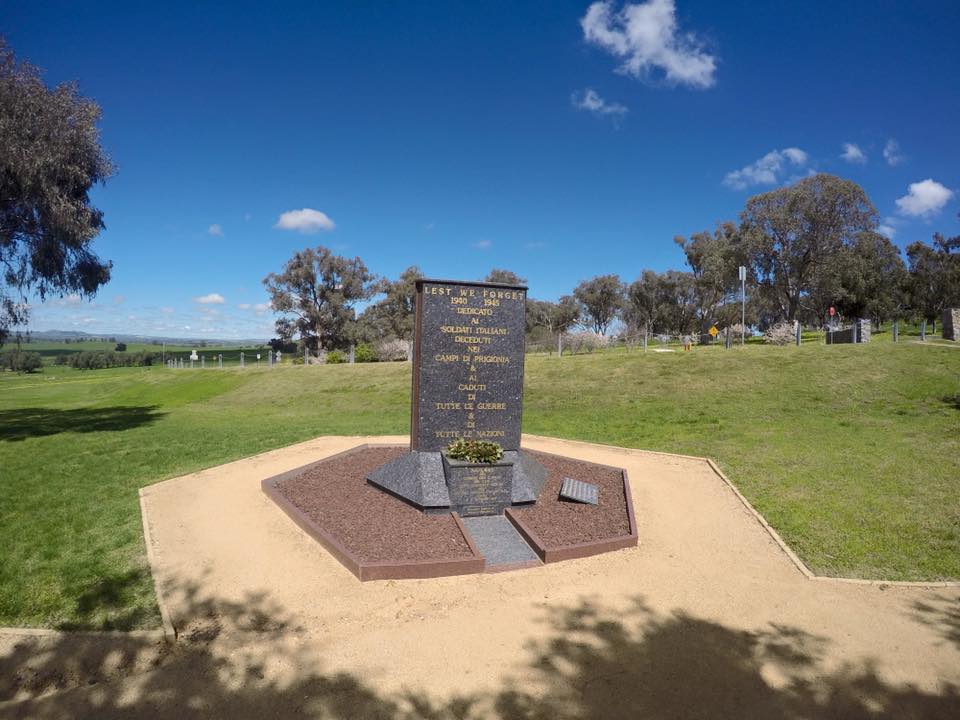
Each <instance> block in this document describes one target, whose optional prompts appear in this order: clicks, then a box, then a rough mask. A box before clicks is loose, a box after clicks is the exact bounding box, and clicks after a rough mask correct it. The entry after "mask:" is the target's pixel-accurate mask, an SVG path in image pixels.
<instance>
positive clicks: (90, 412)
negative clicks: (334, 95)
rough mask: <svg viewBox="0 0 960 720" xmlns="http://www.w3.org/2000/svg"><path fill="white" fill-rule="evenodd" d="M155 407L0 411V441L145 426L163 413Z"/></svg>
mask: <svg viewBox="0 0 960 720" xmlns="http://www.w3.org/2000/svg"><path fill="white" fill-rule="evenodd" d="M157 407H158V406H156V405H146V406H132V407H125V406H117V407H103V408H75V409H72V410H58V409H55V408H20V409H17V410H3V411H0V441H3V440H6V441H8V442H17V441H20V440H26V439H27V438H31V437H43V436H46V435H58V434H60V433H65V432H107V431H119V430H130V429H131V428H135V427H140V426H141V425H149V424H150V423H153V422H156V421H157V420H159V419H160V418H162V417H163V416H164V415H166V413H161V412H157Z"/></svg>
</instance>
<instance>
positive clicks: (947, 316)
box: [940, 308, 960, 340]
mask: <svg viewBox="0 0 960 720" xmlns="http://www.w3.org/2000/svg"><path fill="white" fill-rule="evenodd" d="M940 325H941V326H942V328H941V331H942V334H943V339H944V340H960V308H947V309H946V310H944V311H943V314H942V315H941V316H940Z"/></svg>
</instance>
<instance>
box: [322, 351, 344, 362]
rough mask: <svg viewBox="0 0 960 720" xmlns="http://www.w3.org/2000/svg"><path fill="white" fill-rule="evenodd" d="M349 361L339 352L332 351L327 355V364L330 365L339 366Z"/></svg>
mask: <svg viewBox="0 0 960 720" xmlns="http://www.w3.org/2000/svg"><path fill="white" fill-rule="evenodd" d="M346 361H347V358H346V356H345V355H344V354H343V353H342V352H340V351H339V350H331V351H330V352H328V353H327V364H328V365H339V364H340V363H344V362H346Z"/></svg>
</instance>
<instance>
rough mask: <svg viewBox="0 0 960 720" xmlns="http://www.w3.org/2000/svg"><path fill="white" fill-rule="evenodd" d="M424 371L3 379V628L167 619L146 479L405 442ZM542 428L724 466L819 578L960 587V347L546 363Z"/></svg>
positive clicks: (535, 408) (535, 429)
mask: <svg viewBox="0 0 960 720" xmlns="http://www.w3.org/2000/svg"><path fill="white" fill-rule="evenodd" d="M878 340H879V338H878ZM28 349H29V348H28ZM409 373H410V365H409V364H407V363H391V364H386V363H376V364H365V365H331V366H309V367H305V366H285V367H279V368H274V369H268V368H266V367H261V368H256V367H250V366H248V367H247V368H246V369H245V370H242V371H241V370H240V369H239V368H232V369H225V370H222V371H218V370H212V369H207V370H204V371H199V370H194V371H188V370H183V371H179V370H178V371H173V370H168V369H166V368H163V367H153V368H123V369H114V370H97V371H86V372H82V371H72V370H69V369H67V368H63V367H46V368H45V370H44V372H43V373H38V374H32V375H16V374H13V373H3V374H0V547H2V548H3V550H2V556H0V624H6V625H37V626H48V627H65V628H69V627H81V628H111V627H114V628H139V627H151V626H156V625H157V624H158V622H159V618H158V613H157V610H156V605H155V601H154V597H153V590H152V583H151V580H150V574H149V571H148V569H147V565H146V560H145V555H144V545H143V537H142V532H141V522H140V513H139V505H138V497H137V489H138V488H140V487H142V486H144V485H148V484H150V483H152V482H155V481H157V480H162V479H164V478H168V477H173V476H177V475H180V474H183V473H187V472H190V471H193V470H197V469H200V468H204V467H209V466H212V465H217V464H220V463H223V462H225V461H228V460H232V459H236V458H240V457H244V456H248V455H252V454H254V453H257V452H261V451H263V450H267V449H270V448H276V447H280V446H283V445H286V444H289V443H293V442H296V441H299V440H304V439H307V438H311V437H315V436H317V435H325V434H353V433H362V434H385V433H390V434H397V433H405V432H407V430H408V422H409V383H410V379H409ZM524 430H525V431H527V432H531V433H536V434H541V435H552V436H557V437H565V438H575V439H580V440H588V441H592V442H601V443H609V444H615V445H623V446H628V447H638V448H647V449H653V450H663V451H670V452H679V453H686V454H695V455H707V456H710V457H713V458H715V459H717V460H718V461H719V463H720V465H721V466H722V467H723V469H724V470H725V472H727V474H728V475H729V477H730V478H731V479H732V480H733V481H734V482H735V483H736V484H737V485H738V487H739V488H740V489H741V490H742V491H743V492H744V494H745V495H746V496H747V497H748V498H749V499H750V500H751V502H753V503H754V505H755V506H756V507H757V508H758V509H759V510H760V511H761V512H762V513H763V514H764V515H765V516H766V518H767V519H768V520H769V521H770V522H771V523H772V524H773V526H774V527H776V528H777V530H778V531H779V532H780V533H781V534H782V535H783V536H784V538H785V539H786V540H787V542H789V543H790V544H791V546H792V547H793V548H794V549H795V550H796V551H797V552H798V553H799V554H800V556H801V557H803V558H804V560H805V561H807V562H808V563H809V564H810V565H811V567H812V568H813V569H814V570H815V571H816V572H818V573H822V574H829V575H844V576H858V577H867V578H884V579H891V580H896V579H900V580H903V579H916V580H935V579H944V578H953V579H957V578H960V349H956V348H954V347H937V346H935V345H933V344H928V345H927V346H921V345H919V344H915V343H901V344H899V345H894V344H892V343H889V342H879V341H878V342H875V343H872V344H869V345H861V346H833V347H829V348H828V347H825V346H823V345H820V344H812V343H811V344H808V345H805V346H804V347H801V348H795V347H783V348H773V347H765V346H755V345H750V346H748V347H746V348H744V349H737V350H733V351H724V350H722V349H720V348H697V349H695V350H694V351H693V352H690V353H682V352H674V353H653V352H650V353H647V354H643V353H640V352H636V351H635V352H625V351H623V350H622V349H621V350H618V351H614V352H607V353H601V354H594V355H582V356H575V357H565V358H563V359H559V360H558V359H557V358H555V357H530V358H528V360H527V373H526V395H525V412H524ZM639 512H640V515H641V522H642V512H643V511H642V509H640V511H639Z"/></svg>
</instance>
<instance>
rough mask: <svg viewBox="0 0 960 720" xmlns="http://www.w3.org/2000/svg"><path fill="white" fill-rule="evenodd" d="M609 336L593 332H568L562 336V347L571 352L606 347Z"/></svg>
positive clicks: (591, 350) (589, 350) (608, 342)
mask: <svg viewBox="0 0 960 720" xmlns="http://www.w3.org/2000/svg"><path fill="white" fill-rule="evenodd" d="M609 344H610V338H608V337H606V336H605V335H600V334H598V333H595V332H578V333H570V334H569V335H566V336H564V341H563V347H564V349H565V350H569V351H570V352H571V353H573V354H576V353H579V352H588V353H589V352H593V351H594V350H600V349H602V348H605V347H607V345H609Z"/></svg>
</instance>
